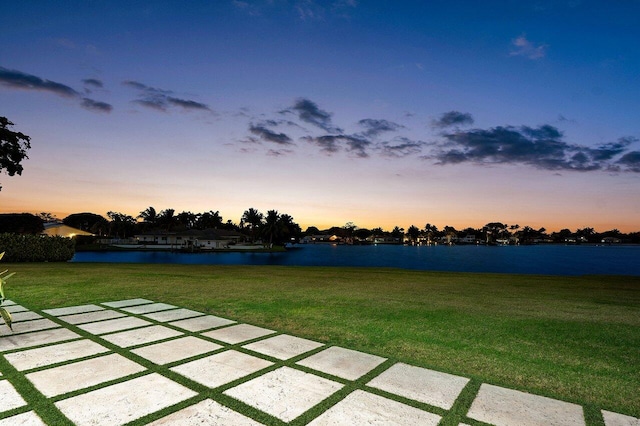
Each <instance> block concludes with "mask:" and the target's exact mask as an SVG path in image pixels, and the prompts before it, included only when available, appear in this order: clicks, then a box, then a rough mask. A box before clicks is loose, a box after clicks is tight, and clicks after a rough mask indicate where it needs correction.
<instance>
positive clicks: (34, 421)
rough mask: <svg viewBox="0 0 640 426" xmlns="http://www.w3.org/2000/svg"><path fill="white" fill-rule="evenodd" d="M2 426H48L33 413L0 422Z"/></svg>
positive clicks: (18, 415) (17, 415) (29, 412)
mask: <svg viewBox="0 0 640 426" xmlns="http://www.w3.org/2000/svg"><path fill="white" fill-rule="evenodd" d="M0 426H47V425H46V423H45V422H43V421H42V419H41V418H40V417H38V415H37V414H36V413H34V412H33V411H28V412H26V413H22V414H16V415H15V416H11V417H7V418H6V419H2V420H0Z"/></svg>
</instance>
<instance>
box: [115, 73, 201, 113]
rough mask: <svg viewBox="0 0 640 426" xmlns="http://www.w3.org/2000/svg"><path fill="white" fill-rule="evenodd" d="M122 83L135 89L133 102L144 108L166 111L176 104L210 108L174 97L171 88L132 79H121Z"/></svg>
mask: <svg viewBox="0 0 640 426" xmlns="http://www.w3.org/2000/svg"><path fill="white" fill-rule="evenodd" d="M122 84H123V85H124V86H128V87H130V88H132V89H135V90H137V91H138V99H136V100H134V101H133V102H134V103H136V104H138V105H141V106H143V107H146V108H150V109H155V110H157V111H163V112H166V111H167V110H168V109H169V107H171V106H176V107H181V108H182V109H185V110H201V111H211V108H209V106H208V105H206V104H203V103H200V102H196V101H193V100H190V99H181V98H176V97H175V96H173V94H174V93H173V92H172V91H171V90H164V89H158V88H156V87H151V86H147V85H146V84H144V83H140V82H139V81H132V80H127V81H123V82H122Z"/></svg>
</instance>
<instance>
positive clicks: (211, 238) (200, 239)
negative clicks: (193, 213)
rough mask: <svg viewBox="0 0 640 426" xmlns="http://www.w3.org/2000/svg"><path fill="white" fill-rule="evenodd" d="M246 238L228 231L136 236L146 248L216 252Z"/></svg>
mask: <svg viewBox="0 0 640 426" xmlns="http://www.w3.org/2000/svg"><path fill="white" fill-rule="evenodd" d="M244 238H245V236H244V235H243V234H241V233H239V232H236V231H229V230H226V229H205V230H198V229H190V230H187V231H182V232H168V231H149V232H145V233H142V234H137V235H135V239H136V243H137V244H138V245H141V246H145V247H146V248H173V249H198V250H216V249H227V248H229V247H231V246H233V245H235V244H236V243H238V242H239V241H241V240H243V239H244Z"/></svg>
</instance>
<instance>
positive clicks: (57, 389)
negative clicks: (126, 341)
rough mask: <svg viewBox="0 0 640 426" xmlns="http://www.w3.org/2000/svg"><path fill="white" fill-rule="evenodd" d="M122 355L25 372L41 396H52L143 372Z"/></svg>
mask: <svg viewBox="0 0 640 426" xmlns="http://www.w3.org/2000/svg"><path fill="white" fill-rule="evenodd" d="M144 369H145V368H144V367H143V366H141V365H140V364H137V363H135V362H133V361H131V360H128V359H127V358H125V357H123V356H122V355H118V354H111V355H104V356H100V357H98V358H91V359H87V360H84V361H79V362H74V363H72V364H65V365H61V366H59V367H54V368H49V369H47V370H42V371H36V372H35V373H30V374H27V379H29V380H30V381H31V383H33V385H34V386H35V387H36V388H38V390H39V391H40V392H42V394H43V395H45V396H47V397H49V398H50V397H52V396H56V395H62V394H64V393H67V392H72V391H75V390H78V389H84V388H87V387H89V386H93V385H97V384H100V383H104V382H108V381H110V380H115V379H119V378H121V377H125V376H128V375H131V374H135V373H139V372H141V371H144Z"/></svg>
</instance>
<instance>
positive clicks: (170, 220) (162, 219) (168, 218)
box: [158, 209, 179, 231]
mask: <svg viewBox="0 0 640 426" xmlns="http://www.w3.org/2000/svg"><path fill="white" fill-rule="evenodd" d="M175 213H176V211H175V210H174V209H165V210H162V211H161V212H160V214H159V215H158V225H160V226H161V227H162V228H164V229H166V230H167V231H170V230H171V229H172V228H173V227H174V226H176V225H177V224H178V223H179V222H178V218H177V217H176V215H175Z"/></svg>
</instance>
